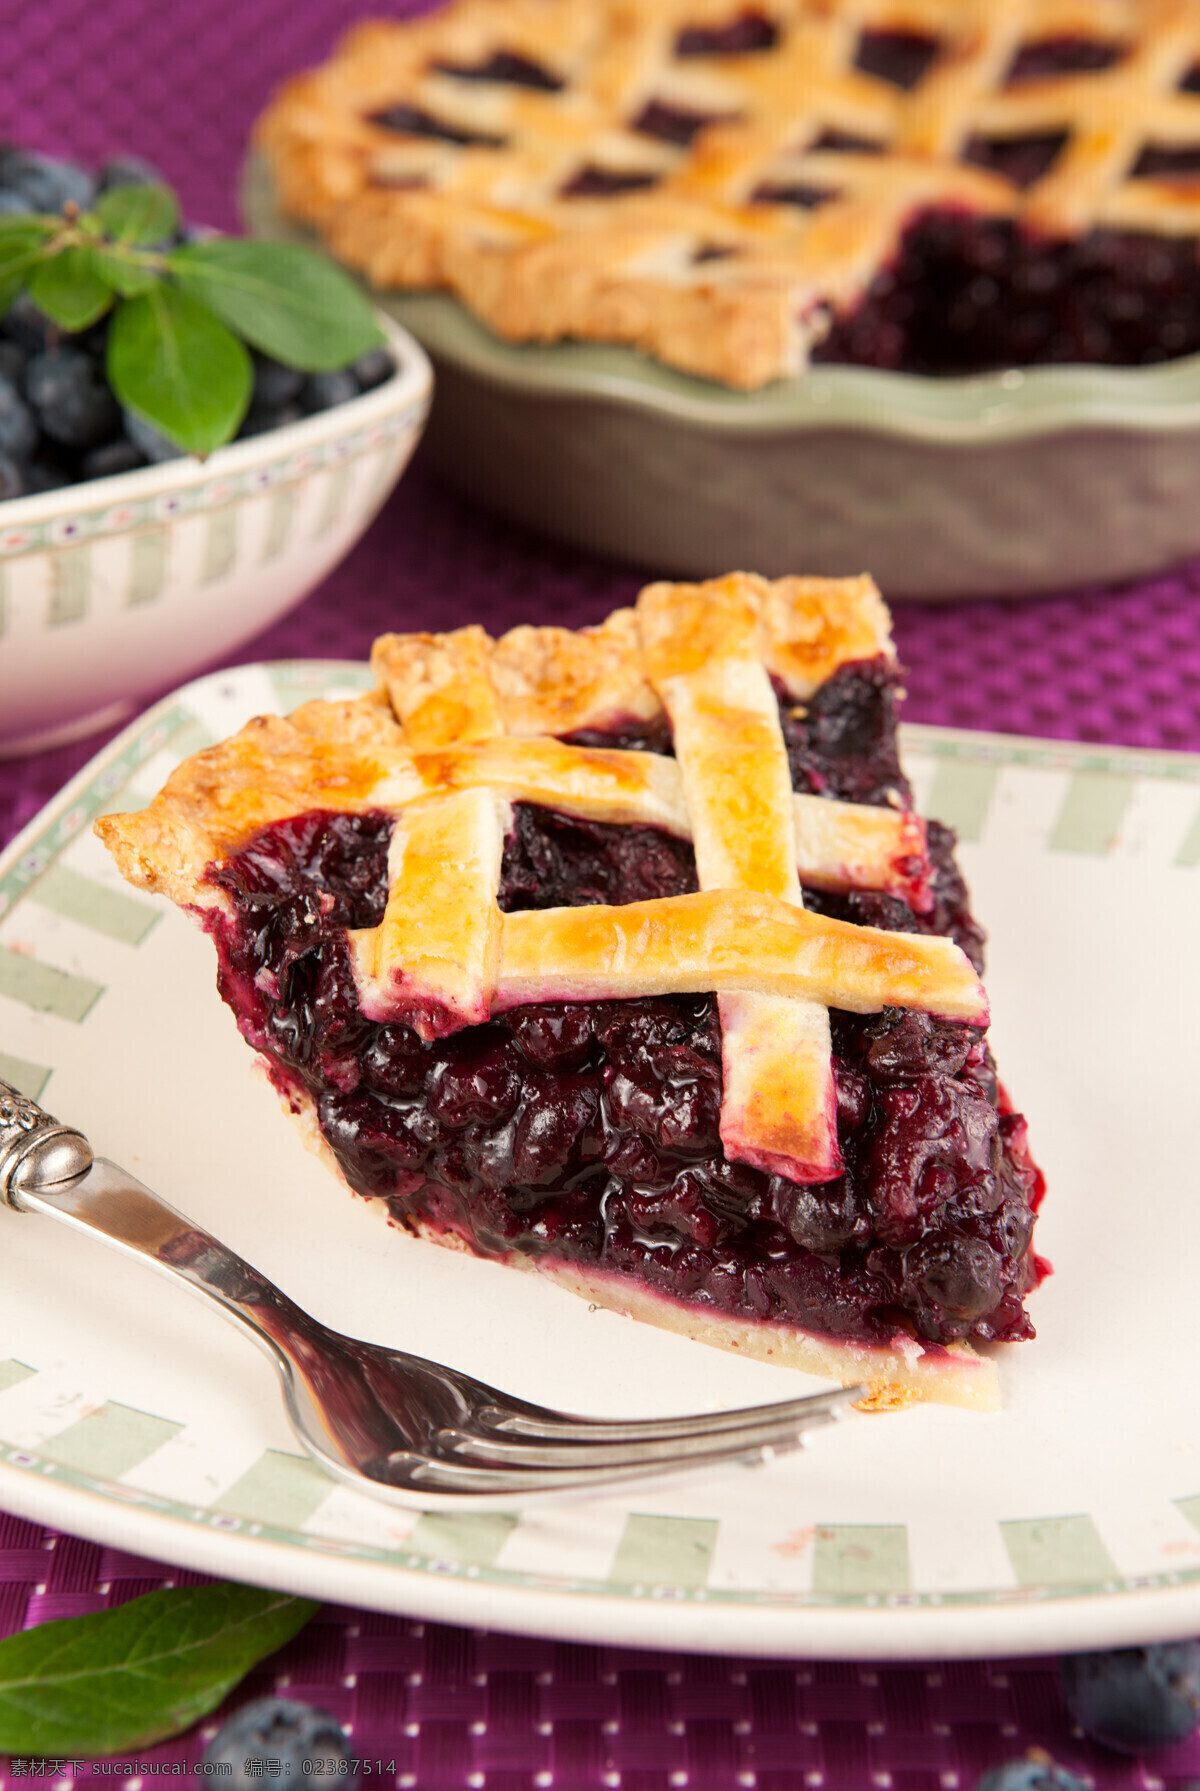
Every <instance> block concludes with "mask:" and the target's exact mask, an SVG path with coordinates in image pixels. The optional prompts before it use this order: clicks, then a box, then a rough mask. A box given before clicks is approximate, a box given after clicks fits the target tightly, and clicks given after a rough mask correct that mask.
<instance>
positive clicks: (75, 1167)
mask: <svg viewBox="0 0 1200 1791" xmlns="http://www.w3.org/2000/svg"><path fill="white" fill-rule="evenodd" d="M89 1172H90V1173H89ZM0 1199H2V1200H3V1201H4V1202H6V1203H7V1204H8V1205H9V1206H10V1207H12V1208H13V1209H14V1210H15V1211H16V1212H26V1213H28V1212H40V1213H49V1214H52V1215H53V1216H54V1217H55V1218H58V1219H64V1220H66V1221H67V1223H68V1224H72V1225H74V1226H75V1227H76V1228H77V1229H78V1230H82V1231H90V1232H94V1233H98V1234H99V1235H100V1236H101V1237H103V1238H105V1239H106V1240H107V1242H109V1243H110V1244H114V1245H116V1246H117V1247H118V1248H119V1249H120V1250H122V1251H123V1252H124V1254H126V1255H128V1256H136V1257H140V1258H141V1259H142V1260H143V1261H145V1262H149V1263H152V1264H153V1265H154V1267H155V1268H158V1269H162V1270H163V1271H164V1272H165V1273H166V1274H168V1275H171V1276H172V1277H174V1278H175V1279H176V1280H181V1281H185V1282H187V1283H188V1284H189V1286H191V1287H192V1288H194V1289H195V1290H196V1291H198V1292H200V1293H205V1294H208V1295H210V1296H211V1297H212V1298H214V1299H216V1300H217V1301H218V1302H219V1303H220V1305H222V1306H223V1307H224V1308H225V1310H226V1312H227V1313H229V1314H230V1316H231V1317H234V1318H237V1319H240V1320H241V1322H242V1323H243V1324H245V1325H246V1326H247V1327H248V1329H249V1330H250V1331H252V1332H253V1333H254V1335H255V1337H256V1339H257V1340H258V1342H260V1343H262V1344H265V1345H266V1347H267V1348H268V1350H271V1351H273V1352H275V1353H278V1351H279V1349H280V1348H281V1347H282V1348H284V1349H286V1348H288V1346H289V1345H290V1344H291V1343H292V1342H293V1339H294V1338H295V1337H297V1336H299V1337H301V1338H306V1337H307V1334H308V1332H310V1331H311V1329H312V1324H313V1321H312V1320H311V1319H309V1318H308V1317H307V1314H305V1313H303V1312H301V1310H300V1308H299V1307H298V1306H294V1305H293V1304H292V1302H291V1301H290V1300H289V1299H288V1298H287V1295H286V1294H283V1293H281V1292H280V1291H279V1289H278V1288H277V1287H276V1286H275V1285H274V1283H273V1282H271V1281H268V1280H267V1278H266V1276H265V1275H261V1274H260V1273H259V1272H258V1270H257V1269H255V1268H252V1267H251V1265H250V1264H249V1263H248V1262H246V1261H244V1260H243V1258H242V1257H240V1256H238V1255H237V1254H236V1252H235V1251H233V1250H230V1249H229V1247H228V1246H227V1245H225V1244H222V1243H221V1242H220V1241H219V1239H217V1238H214V1237H211V1236H210V1235H209V1233H208V1232H206V1231H202V1230H201V1229H200V1228H199V1226H197V1225H195V1224H193V1222H192V1221H191V1220H190V1219H188V1218H186V1217H185V1216H184V1215H183V1214H182V1213H180V1212H177V1211H176V1209H175V1208H174V1207H173V1206H171V1205H169V1203H168V1202H167V1201H165V1200H163V1199H161V1198H160V1197H159V1195H157V1194H155V1193H153V1192H152V1191H151V1189H149V1188H146V1187H143V1185H142V1184H141V1182H139V1181H137V1180H136V1179H135V1178H134V1177H133V1176H131V1175H129V1174H128V1172H127V1171H126V1170H124V1169H119V1168H118V1167H117V1166H116V1165H115V1164H113V1163H109V1162H107V1161H105V1159H104V1158H102V1157H101V1158H97V1157H96V1156H95V1155H94V1153H93V1151H92V1147H91V1145H90V1144H89V1143H88V1141H87V1139H86V1138H85V1137H84V1135H83V1133H82V1132H79V1131H77V1130H76V1129H75V1128H74V1127H73V1126H65V1125H63V1124H62V1123H61V1122H60V1121H59V1120H57V1119H55V1118H54V1117H53V1116H52V1115H51V1114H49V1113H47V1112H46V1111H45V1109H44V1108H42V1107H39V1106H38V1104H37V1102H36V1101H33V1100H30V1099H29V1097H28V1096H27V1095H22V1094H19V1093H18V1092H17V1090H16V1089H15V1088H12V1087H10V1086H9V1084H8V1083H7V1082H0Z"/></svg>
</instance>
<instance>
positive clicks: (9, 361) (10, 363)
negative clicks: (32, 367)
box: [0, 336, 28, 386]
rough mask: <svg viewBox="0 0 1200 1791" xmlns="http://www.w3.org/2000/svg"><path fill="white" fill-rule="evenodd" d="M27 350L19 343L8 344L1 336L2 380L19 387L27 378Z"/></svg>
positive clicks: (0, 374) (0, 362) (0, 376)
mask: <svg viewBox="0 0 1200 1791" xmlns="http://www.w3.org/2000/svg"><path fill="white" fill-rule="evenodd" d="M27 358H28V357H27V356H26V353H25V350H24V349H23V348H22V347H21V346H20V344H19V343H17V342H7V341H5V339H4V337H3V336H0V379H7V380H9V381H11V383H12V384H13V385H14V386H19V385H20V384H21V383H22V381H23V379H24V376H25V362H26V360H27Z"/></svg>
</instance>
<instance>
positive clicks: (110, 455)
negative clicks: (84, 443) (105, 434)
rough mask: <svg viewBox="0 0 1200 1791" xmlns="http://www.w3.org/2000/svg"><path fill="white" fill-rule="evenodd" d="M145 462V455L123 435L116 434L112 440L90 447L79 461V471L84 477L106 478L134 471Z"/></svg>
mask: <svg viewBox="0 0 1200 1791" xmlns="http://www.w3.org/2000/svg"><path fill="white" fill-rule="evenodd" d="M145 464H146V456H145V455H144V454H143V453H141V451H140V450H139V449H137V448H135V447H134V445H133V443H132V442H131V441H129V440H127V439H126V437H125V436H123V435H118V436H116V437H115V439H114V440H113V441H110V442H102V443H101V445H100V446H99V447H98V448H92V449H90V450H89V452H88V453H86V454H85V455H84V456H83V458H82V459H81V460H80V462H79V472H80V475H81V477H82V478H84V479H108V478H111V476H112V475H113V474H114V473H132V472H135V471H136V470H137V468H138V467H140V466H145Z"/></svg>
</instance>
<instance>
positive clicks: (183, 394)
mask: <svg viewBox="0 0 1200 1791" xmlns="http://www.w3.org/2000/svg"><path fill="white" fill-rule="evenodd" d="M108 383H109V385H110V386H111V387H112V389H113V391H114V392H115V393H116V395H117V397H118V399H119V400H120V402H121V403H122V404H123V405H125V406H126V407H127V408H128V409H129V410H135V411H137V413H138V415H139V416H142V417H144V418H145V419H146V421H147V422H148V423H153V425H154V427H155V428H156V429H161V430H162V432H163V434H164V435H167V436H170V438H171V440H172V441H173V442H176V443H178V445H179V446H180V447H181V448H183V449H184V450H185V451H186V452H187V453H189V454H201V455H203V454H211V453H212V451H213V449H214V448H219V447H220V446H221V443H222V442H227V441H229V440H230V439H231V437H232V436H233V435H234V434H235V433H236V432H237V427H238V424H239V423H240V422H241V420H242V418H243V417H244V416H245V414H246V406H247V405H248V404H249V402H250V391H251V388H252V386H253V384H254V369H253V367H252V365H251V361H250V356H249V355H248V354H247V352H246V349H245V347H244V346H243V345H242V343H240V342H239V341H238V339H237V337H236V336H235V335H233V334H232V333H231V332H230V331H229V330H227V329H226V328H225V325H224V324H223V323H222V322H221V321H220V320H219V319H218V318H216V317H214V316H213V315H212V314H211V312H209V311H206V310H205V309H204V307H203V305H201V304H198V303H197V301H196V300H195V299H194V298H191V297H189V295H188V294H187V293H186V292H179V291H178V290H177V289H176V288H175V287H173V286H169V285H168V284H167V283H166V282H165V281H160V282H159V283H158V284H157V285H156V286H154V287H153V288H152V289H151V290H150V291H149V292H146V293H143V294H142V295H141V297H139V298H131V299H128V300H126V302H125V303H124V304H123V305H121V306H120V307H119V308H118V310H117V313H116V315H115V317H114V318H113V321H112V328H111V329H110V330H109V333H108Z"/></svg>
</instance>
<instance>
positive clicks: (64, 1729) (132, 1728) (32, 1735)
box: [0, 1586, 317, 1758]
mask: <svg viewBox="0 0 1200 1791" xmlns="http://www.w3.org/2000/svg"><path fill="white" fill-rule="evenodd" d="M316 1608H317V1607H316V1605H315V1604H313V1603H312V1602H311V1600H309V1599H306V1598H289V1597H287V1596H285V1595H284V1594H283V1593H282V1592H260V1591H258V1590H256V1589H255V1588H253V1587H250V1586H193V1587H189V1588H186V1589H183V1590H179V1591H173V1590H164V1591H161V1592H148V1593H147V1594H146V1596H145V1597H144V1598H134V1599H131V1600H130V1601H129V1603H128V1604H123V1605H119V1606H118V1607H117V1608H116V1609H115V1610H111V1611H96V1612H94V1613H93V1614H92V1615H91V1616H88V1617H64V1618H60V1619H59V1620H58V1621H57V1622H52V1623H43V1624H42V1625H41V1626H40V1627H39V1628H37V1629H27V1630H24V1631H23V1632H22V1633H20V1634H18V1635H13V1636H9V1637H8V1638H7V1640H6V1641H2V1642H0V1753H4V1754H33V1755H36V1756H39V1757H41V1758H45V1757H47V1756H51V1755H54V1756H58V1757H60V1758H63V1757H70V1756H75V1757H78V1756H80V1755H84V1756H89V1757H90V1756H93V1755H97V1754H112V1753H115V1752H117V1751H119V1750H120V1751H123V1750H125V1749H128V1748H133V1747H143V1746H148V1745H149V1744H150V1743H151V1742H154V1741H161V1740H162V1739H163V1738H164V1737H165V1736H168V1735H178V1734H179V1733H180V1732H181V1731H182V1730H184V1729H188V1728H190V1727H191V1725H192V1724H193V1723H195V1722H198V1721H199V1720H200V1718H201V1717H202V1716H206V1715H207V1714H208V1712H209V1711H210V1710H213V1709H215V1708H216V1706H217V1705H218V1704H219V1703H220V1702H221V1699H222V1698H223V1697H224V1696H225V1694H226V1692H227V1691H229V1690H230V1688H231V1687H232V1686H234V1685H236V1684H237V1682H238V1680H239V1679H242V1678H244V1676H245V1675H246V1674H247V1673H248V1672H249V1671H250V1668H251V1667H252V1666H254V1664H255V1662H256V1661H259V1660H261V1659H262V1658H263V1656H264V1655H266V1654H272V1653H273V1652H274V1651H275V1649H276V1648H279V1647H282V1645H283V1643H284V1642H286V1641H288V1640H289V1639H290V1638H291V1637H292V1636H294V1635H295V1634H296V1631H297V1630H298V1629H300V1628H301V1627H302V1626H303V1625H304V1624H305V1623H307V1621H308V1619H309V1618H310V1617H311V1616H312V1614H313V1612H314V1611H315V1610H316Z"/></svg>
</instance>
